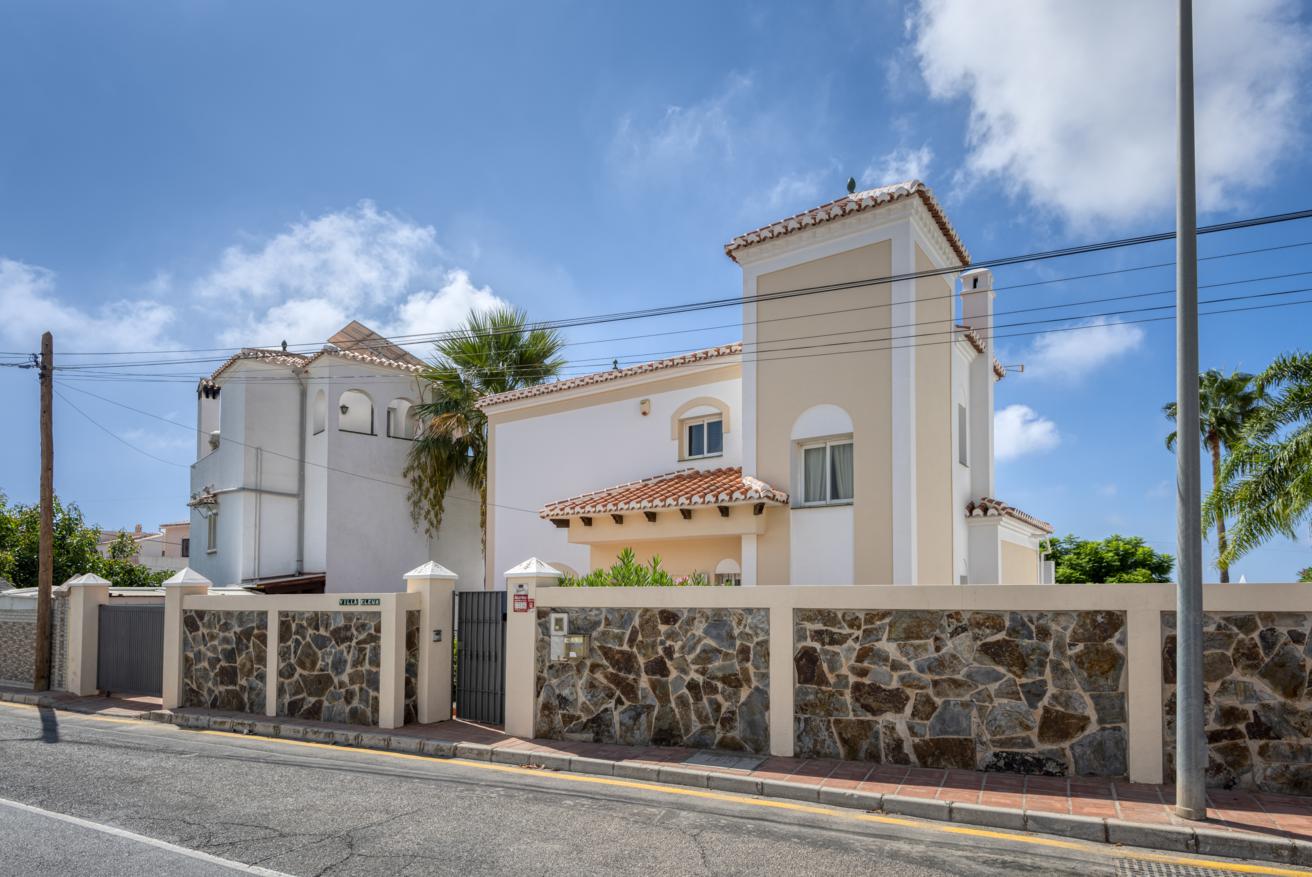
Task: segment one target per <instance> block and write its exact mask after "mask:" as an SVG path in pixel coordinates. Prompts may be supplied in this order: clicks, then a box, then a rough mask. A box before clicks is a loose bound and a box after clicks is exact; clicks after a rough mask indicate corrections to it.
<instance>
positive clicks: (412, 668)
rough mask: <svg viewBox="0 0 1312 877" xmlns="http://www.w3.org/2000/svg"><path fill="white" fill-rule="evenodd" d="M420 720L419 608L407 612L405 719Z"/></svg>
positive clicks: (408, 722) (408, 721)
mask: <svg viewBox="0 0 1312 877" xmlns="http://www.w3.org/2000/svg"><path fill="white" fill-rule="evenodd" d="M417 721H419V610H418V609H407V610H406V613H405V720H404V723H405V724H407V725H409V724H411V723H413V722H417Z"/></svg>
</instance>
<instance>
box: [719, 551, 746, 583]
mask: <svg viewBox="0 0 1312 877" xmlns="http://www.w3.org/2000/svg"><path fill="white" fill-rule="evenodd" d="M715 583H716V584H717V585H741V584H742V583H743V568H742V567H741V566H740V565H739V564H738V561H736V560H734V559H733V558H732V557H726V558H725V559H724V560H722V561H720V562H719V563H717V564H716V565H715Z"/></svg>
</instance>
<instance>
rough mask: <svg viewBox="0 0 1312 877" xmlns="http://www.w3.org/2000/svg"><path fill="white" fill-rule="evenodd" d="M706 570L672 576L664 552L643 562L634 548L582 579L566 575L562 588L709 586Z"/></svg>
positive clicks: (561, 584) (562, 581) (561, 582)
mask: <svg viewBox="0 0 1312 877" xmlns="http://www.w3.org/2000/svg"><path fill="white" fill-rule="evenodd" d="M709 584H710V582H709V581H708V580H707V578H706V576H705V575H704V574H703V573H699V572H697V573H693V574H692V575H690V576H672V575H670V574H669V573H668V572H666V571H665V570H664V569H663V568H662V567H661V558H660V555H658V554H654V555H652V558H651V562H650V563H639V562H638V557H637V555H636V554H635V553H634V551H633V549H632V548H625V549H624V550H623V551H621V552H620V553H619V557H618V558H617V559H616V561H615V563H614V565H612V566H611V568H610V569H594V570H593V571H592V572H590V573H588V574H587V575H585V576H580V577H579V578H574V577H572V576H566V577H565V578H563V579H561V580H560V586H561V587H562V588H673V587H683V586H693V587H701V586H705V585H709Z"/></svg>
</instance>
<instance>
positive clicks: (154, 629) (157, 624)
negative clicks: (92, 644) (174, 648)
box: [96, 605, 164, 697]
mask: <svg viewBox="0 0 1312 877" xmlns="http://www.w3.org/2000/svg"><path fill="white" fill-rule="evenodd" d="M163 675H164V607H163V606H162V605H155V606H114V605H102V606H101V607H100V635H99V643H98V645H97V649H96V688H98V689H100V690H101V691H103V692H105V693H107V694H108V693H114V694H149V695H154V696H156V697H158V696H159V694H160V692H161V691H162V690H163V687H164V685H163Z"/></svg>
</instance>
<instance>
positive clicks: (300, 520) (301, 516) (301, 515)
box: [293, 368, 309, 575]
mask: <svg viewBox="0 0 1312 877" xmlns="http://www.w3.org/2000/svg"><path fill="white" fill-rule="evenodd" d="M293 374H295V375H296V382H297V383H298V384H300V389H301V416H300V422H301V434H300V439H299V441H298V442H297V445H298V447H299V448H300V454H299V456H298V458H297V464H298V465H297V467H296V574H297V575H301V574H302V573H303V572H305V405H306V401H307V399H308V398H309V397H308V393H309V388H308V387H306V385H305V369H303V368H299V369H293Z"/></svg>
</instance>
